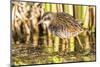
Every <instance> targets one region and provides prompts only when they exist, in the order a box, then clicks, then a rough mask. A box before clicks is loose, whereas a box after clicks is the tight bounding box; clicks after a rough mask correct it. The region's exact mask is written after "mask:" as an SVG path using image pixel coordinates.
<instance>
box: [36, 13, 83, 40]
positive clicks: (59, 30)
mask: <svg viewBox="0 0 100 67" xmlns="http://www.w3.org/2000/svg"><path fill="white" fill-rule="evenodd" d="M79 22H80V21H78V20H77V19H75V18H74V17H73V16H72V15H70V14H68V13H65V12H45V13H44V14H43V16H42V17H41V19H40V21H39V23H38V24H45V25H46V27H47V29H48V30H50V32H51V33H52V34H54V35H56V36H58V37H59V38H61V39H69V38H70V37H71V36H73V37H75V36H77V35H78V34H79V33H81V32H82V31H83V29H82V26H81V24H80V23H79Z"/></svg>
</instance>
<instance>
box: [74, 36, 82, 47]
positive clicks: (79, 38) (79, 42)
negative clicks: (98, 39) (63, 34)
mask: <svg viewBox="0 0 100 67" xmlns="http://www.w3.org/2000/svg"><path fill="white" fill-rule="evenodd" d="M76 38H77V40H78V42H79V45H80V46H81V48H82V49H83V45H82V43H81V41H80V38H79V36H76Z"/></svg>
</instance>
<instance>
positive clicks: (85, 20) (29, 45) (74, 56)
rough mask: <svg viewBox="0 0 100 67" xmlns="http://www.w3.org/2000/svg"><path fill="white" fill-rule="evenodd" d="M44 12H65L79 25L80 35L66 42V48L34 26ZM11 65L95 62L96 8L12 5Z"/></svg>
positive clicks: (44, 30)
mask: <svg viewBox="0 0 100 67" xmlns="http://www.w3.org/2000/svg"><path fill="white" fill-rule="evenodd" d="M45 12H65V13H68V14H70V15H72V16H73V17H74V18H76V19H77V20H79V21H80V24H82V27H83V29H85V30H84V31H83V32H82V33H81V34H79V35H78V36H77V38H76V37H71V38H70V39H68V44H66V42H65V41H64V40H62V39H60V38H59V37H57V36H55V35H53V34H51V33H50V31H49V30H48V29H47V28H46V26H44V25H38V26H37V25H36V24H37V23H38V22H39V20H40V18H41V16H42V15H43V13H45ZM11 13H12V18H11V19H12V22H11V26H12V27H11V32H12V38H11V39H12V40H11V44H12V45H11V46H12V48H11V52H12V65H29V64H46V63H64V62H79V61H95V60H96V58H95V53H96V40H95V39H96V14H95V13H96V8H95V6H93V5H76V4H73V5H72V4H55V3H36V2H17V1H12V3H11Z"/></svg>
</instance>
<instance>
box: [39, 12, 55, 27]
mask: <svg viewBox="0 0 100 67" xmlns="http://www.w3.org/2000/svg"><path fill="white" fill-rule="evenodd" d="M53 19H54V13H52V12H46V13H44V14H43V16H42V17H41V20H40V21H39V23H38V24H41V23H43V24H45V25H46V26H47V27H48V26H49V25H50V23H51V22H52V21H53Z"/></svg>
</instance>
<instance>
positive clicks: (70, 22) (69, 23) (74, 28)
mask: <svg viewBox="0 0 100 67" xmlns="http://www.w3.org/2000/svg"><path fill="white" fill-rule="evenodd" d="M57 17H58V18H57V20H58V24H59V25H63V26H64V27H65V29H66V30H67V31H68V32H74V33H75V32H79V31H81V30H82V27H81V25H80V24H79V23H78V21H76V19H74V17H73V16H71V15H69V14H67V13H58V14H57ZM60 20H61V21H60Z"/></svg>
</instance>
